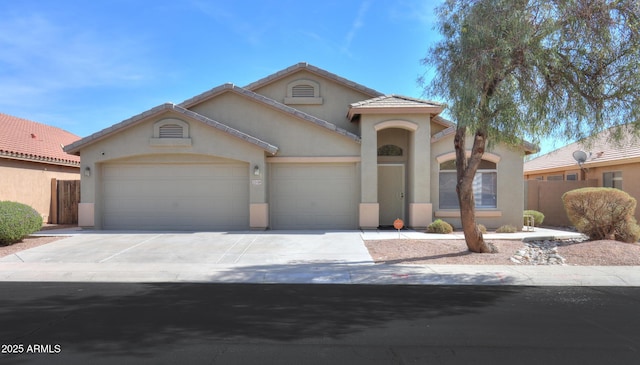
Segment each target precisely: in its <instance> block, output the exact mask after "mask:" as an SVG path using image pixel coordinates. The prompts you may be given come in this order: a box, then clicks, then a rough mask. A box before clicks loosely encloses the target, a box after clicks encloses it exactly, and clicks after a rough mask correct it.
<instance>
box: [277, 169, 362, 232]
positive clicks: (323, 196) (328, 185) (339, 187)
mask: <svg viewBox="0 0 640 365" xmlns="http://www.w3.org/2000/svg"><path fill="white" fill-rule="evenodd" d="M269 187H270V192H271V195H270V198H271V199H270V206H271V208H270V209H271V215H270V220H271V228H273V229H356V228H357V224H358V223H357V218H358V203H357V202H358V191H359V189H358V188H357V187H358V180H357V178H356V167H355V164H353V163H348V164H347V163H345V164H272V165H271V166H270V184H269Z"/></svg>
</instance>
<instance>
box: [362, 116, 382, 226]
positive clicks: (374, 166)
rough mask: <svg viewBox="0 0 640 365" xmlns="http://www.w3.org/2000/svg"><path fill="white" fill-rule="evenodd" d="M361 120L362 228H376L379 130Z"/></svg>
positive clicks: (378, 210) (378, 208) (377, 224)
mask: <svg viewBox="0 0 640 365" xmlns="http://www.w3.org/2000/svg"><path fill="white" fill-rule="evenodd" d="M362 119H363V120H362V121H361V145H360V157H361V162H360V207H359V211H360V214H359V216H360V218H359V220H360V222H359V225H360V228H363V229H375V228H378V226H379V224H380V223H379V222H380V214H379V212H380V206H379V205H378V131H377V130H376V129H375V128H374V126H373V125H371V124H368V123H366V122H365V119H366V118H362Z"/></svg>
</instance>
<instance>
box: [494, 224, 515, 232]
mask: <svg viewBox="0 0 640 365" xmlns="http://www.w3.org/2000/svg"><path fill="white" fill-rule="evenodd" d="M516 232H518V229H517V228H516V227H514V226H512V225H510V224H505V225H504V226H500V227H499V228H498V229H496V233H516Z"/></svg>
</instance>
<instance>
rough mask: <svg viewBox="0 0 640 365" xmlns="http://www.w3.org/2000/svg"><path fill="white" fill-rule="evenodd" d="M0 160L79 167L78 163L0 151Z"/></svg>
mask: <svg viewBox="0 0 640 365" xmlns="http://www.w3.org/2000/svg"><path fill="white" fill-rule="evenodd" d="M0 158H5V159H7V160H17V161H28V162H36V163H42V164H47V165H56V166H65V167H77V168H79V167H80V161H70V160H61V159H57V158H51V157H45V156H36V155H26V154H22V153H16V152H9V151H0Z"/></svg>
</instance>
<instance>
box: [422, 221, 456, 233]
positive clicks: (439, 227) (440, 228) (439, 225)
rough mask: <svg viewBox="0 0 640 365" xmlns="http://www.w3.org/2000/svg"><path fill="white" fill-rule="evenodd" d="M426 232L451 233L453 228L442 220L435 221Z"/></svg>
mask: <svg viewBox="0 0 640 365" xmlns="http://www.w3.org/2000/svg"><path fill="white" fill-rule="evenodd" d="M427 232H429V233H451V232H453V227H451V225H450V224H449V223H447V222H445V221H443V220H442V219H436V220H435V221H433V223H431V224H430V225H429V227H427Z"/></svg>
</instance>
